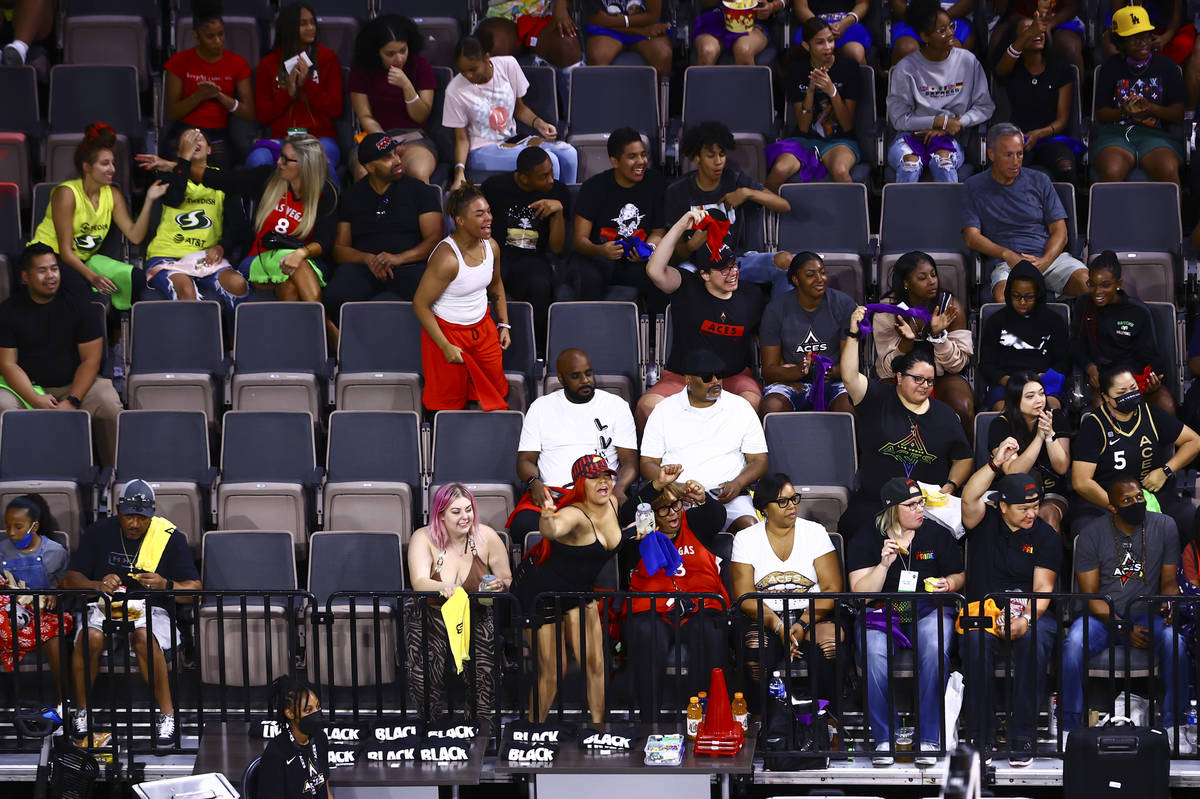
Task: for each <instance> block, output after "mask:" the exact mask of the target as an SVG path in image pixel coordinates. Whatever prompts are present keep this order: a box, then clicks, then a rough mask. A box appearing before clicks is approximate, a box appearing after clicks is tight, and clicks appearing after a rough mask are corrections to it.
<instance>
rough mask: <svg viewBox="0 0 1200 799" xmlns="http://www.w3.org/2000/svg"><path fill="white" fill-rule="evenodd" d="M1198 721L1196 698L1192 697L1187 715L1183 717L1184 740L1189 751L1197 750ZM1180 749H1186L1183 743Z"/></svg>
mask: <svg viewBox="0 0 1200 799" xmlns="http://www.w3.org/2000/svg"><path fill="white" fill-rule="evenodd" d="M1196 721H1197V718H1196V700H1195V699H1192V700H1191V701H1189V702H1188V709H1187V715H1186V716H1184V717H1183V740H1184V741H1186V742H1187V752H1189V753H1193V752H1195V751H1196V741H1197V730H1196V727H1197V724H1196ZM1179 750H1180V751H1181V752H1182V751H1184V747H1183V746H1182V745H1181V746H1180V747H1179Z"/></svg>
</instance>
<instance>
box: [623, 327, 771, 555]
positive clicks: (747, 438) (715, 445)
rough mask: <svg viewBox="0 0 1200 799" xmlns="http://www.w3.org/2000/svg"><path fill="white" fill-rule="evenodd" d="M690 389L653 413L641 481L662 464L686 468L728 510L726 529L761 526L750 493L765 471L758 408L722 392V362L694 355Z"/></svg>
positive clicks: (688, 364) (688, 369) (689, 361)
mask: <svg viewBox="0 0 1200 799" xmlns="http://www.w3.org/2000/svg"><path fill="white" fill-rule="evenodd" d="M684 365H685V372H684V382H685V385H686V390H685V391H681V392H679V393H678V394H674V395H672V396H670V397H667V398H666V399H664V400H663V401H662V402H660V403H659V404H658V405H657V406H655V408H654V410H653V412H651V414H650V418H649V419H648V420H647V421H646V430H645V432H644V433H643V434H642V458H641V470H642V476H643V477H645V478H646V479H647V480H651V479H654V478H655V477H657V476H658V473H659V471H658V470H659V467H660V466H661V465H662V464H664V463H678V464H680V465H682V466H683V474H682V476H683V477H684V478H685V479H688V480H695V481H697V482H698V483H700V484H701V485H703V486H704V488H705V489H706V490H707V491H709V492H710V493H711V494H712V495H713V496H714V497H716V499H717V500H719V501H720V502H722V503H723V504H724V505H725V516H726V523H727V524H728V529H729V530H730V531H732V532H737V531H738V530H741V529H743V528H745V527H749V526H750V525H752V524H754V523H755V522H756V521H758V517H757V516H755V514H754V506H753V504H752V503H751V501H750V494H749V492H748V490H747V489H749V487H750V485H751V484H752V483H754V481H756V480H757V479H758V478H759V477H761V476H762V475H763V474H764V473H765V472H766V470H767V440H766V437H765V436H764V435H763V429H762V425H761V423H760V422H759V421H758V415H757V414H756V413H755V412H754V407H753V406H752V405H751V404H750V403H749V402H747V401H746V400H744V399H743V398H741V397H739V396H738V395H736V394H731V393H729V392H726V391H722V389H721V378H720V371H721V360H720V359H719V358H718V357H717V356H716V355H715V354H714V353H712V352H710V351H708V350H693V351H692V352H690V353H688V356H687V358H686V360H685V362H684Z"/></svg>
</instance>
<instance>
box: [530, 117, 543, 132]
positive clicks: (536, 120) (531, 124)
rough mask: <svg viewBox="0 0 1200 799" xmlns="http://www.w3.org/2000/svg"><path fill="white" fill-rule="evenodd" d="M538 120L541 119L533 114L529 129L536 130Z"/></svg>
mask: <svg viewBox="0 0 1200 799" xmlns="http://www.w3.org/2000/svg"><path fill="white" fill-rule="evenodd" d="M539 119H541V117H540V116H538V115H537V114H534V115H533V120H532V121H531V122H530V123H529V127H531V128H533V129H534V130H537V123H538V120H539ZM543 121H545V120H543Z"/></svg>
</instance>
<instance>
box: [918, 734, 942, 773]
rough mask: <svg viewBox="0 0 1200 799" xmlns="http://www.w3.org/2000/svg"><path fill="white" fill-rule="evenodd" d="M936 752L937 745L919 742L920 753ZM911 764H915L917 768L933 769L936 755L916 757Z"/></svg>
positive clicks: (935, 763)
mask: <svg viewBox="0 0 1200 799" xmlns="http://www.w3.org/2000/svg"><path fill="white" fill-rule="evenodd" d="M937 750H938V745H937V744H933V743H929V742H928V741H921V751H922V752H936V751H937ZM913 762H914V763H916V765H917V768H933V767H934V766H936V765H937V762H938V756H937V755H917V756H916V758H915V759H914V760H913Z"/></svg>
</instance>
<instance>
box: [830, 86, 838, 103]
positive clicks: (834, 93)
mask: <svg viewBox="0 0 1200 799" xmlns="http://www.w3.org/2000/svg"><path fill="white" fill-rule="evenodd" d="M834 97H837V86H836V85H834V87H833V94H831V95H829V99H830V100H832V99H833V98H834Z"/></svg>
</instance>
